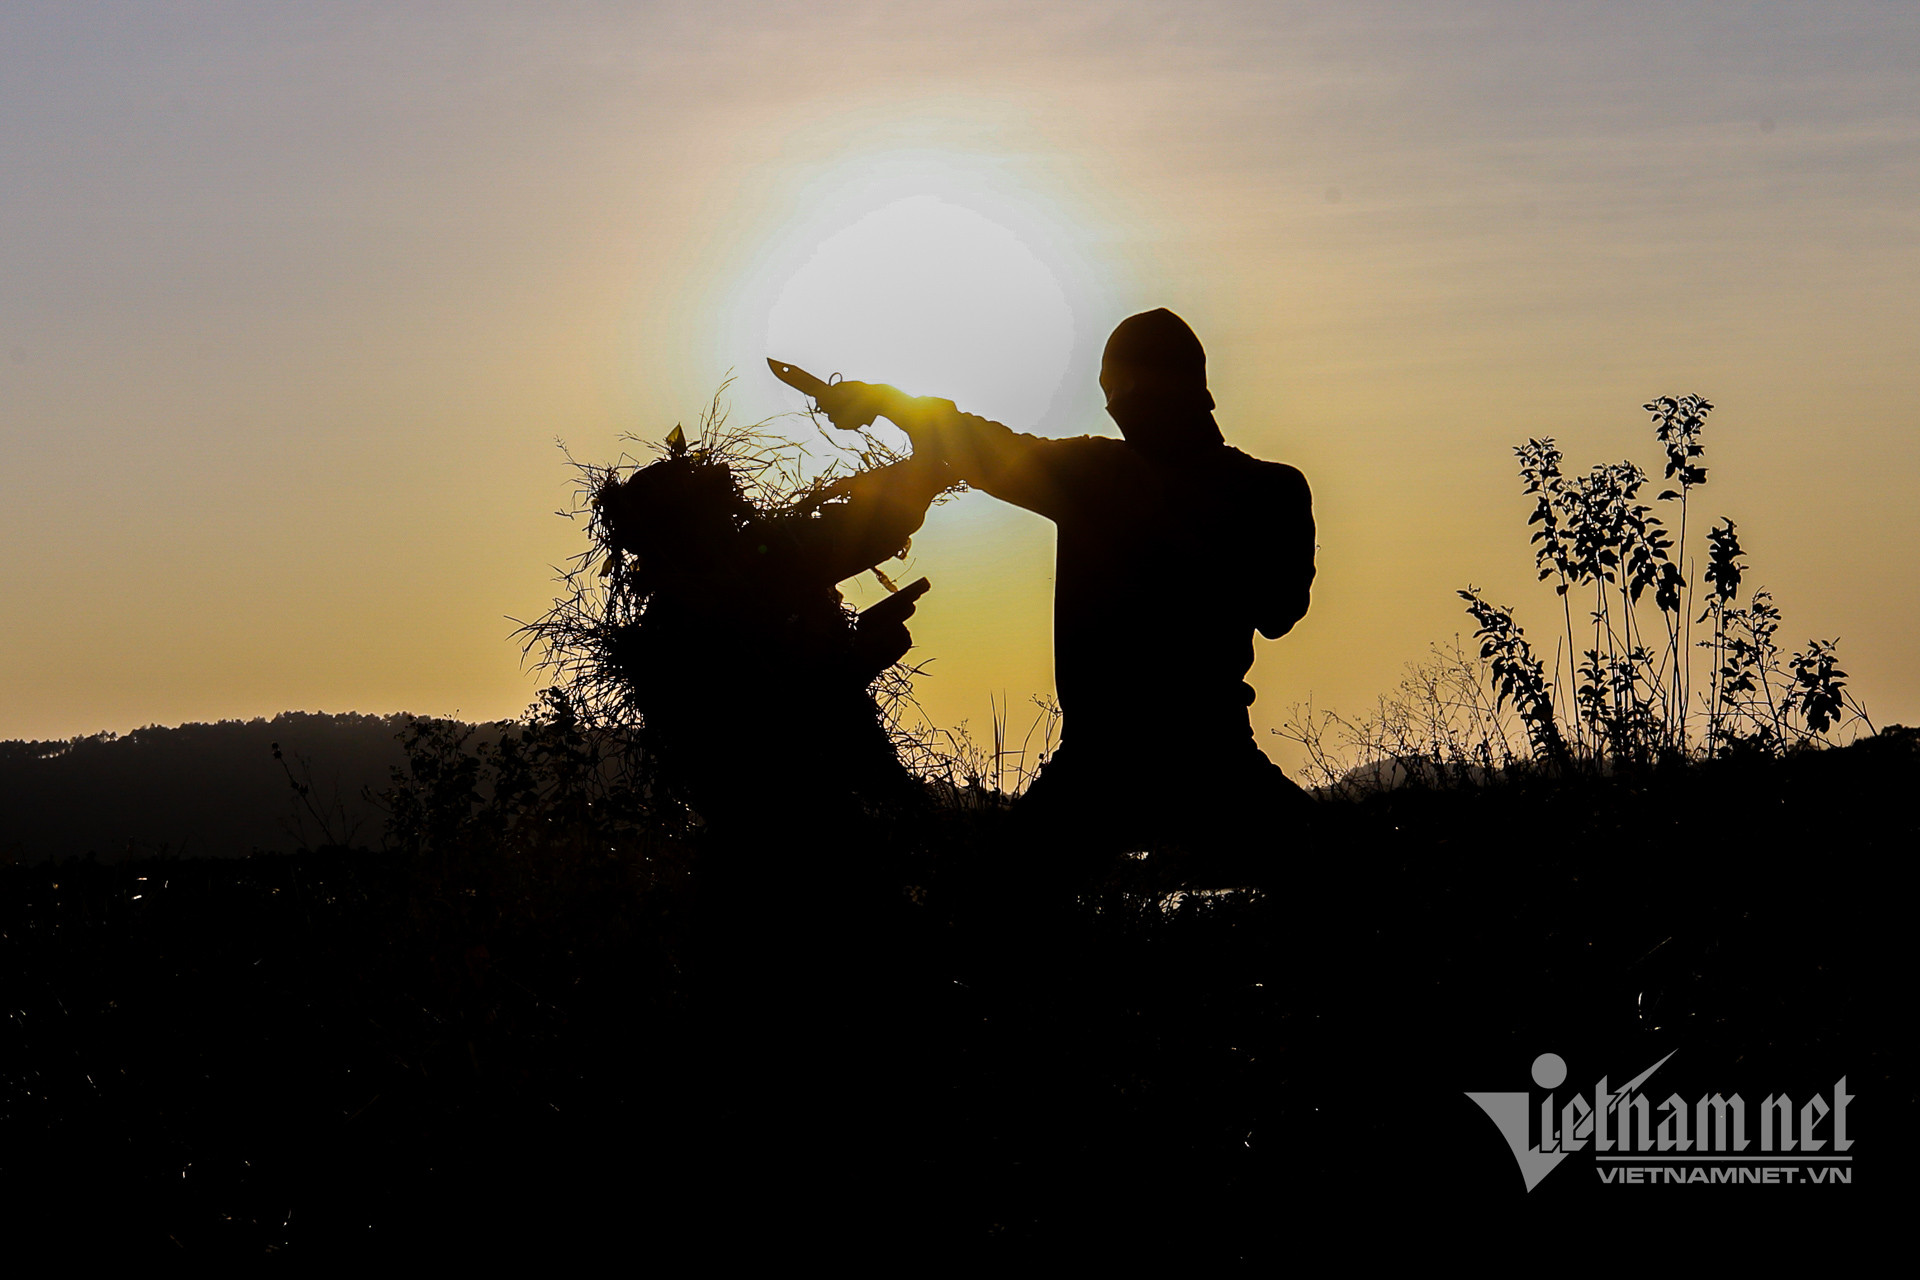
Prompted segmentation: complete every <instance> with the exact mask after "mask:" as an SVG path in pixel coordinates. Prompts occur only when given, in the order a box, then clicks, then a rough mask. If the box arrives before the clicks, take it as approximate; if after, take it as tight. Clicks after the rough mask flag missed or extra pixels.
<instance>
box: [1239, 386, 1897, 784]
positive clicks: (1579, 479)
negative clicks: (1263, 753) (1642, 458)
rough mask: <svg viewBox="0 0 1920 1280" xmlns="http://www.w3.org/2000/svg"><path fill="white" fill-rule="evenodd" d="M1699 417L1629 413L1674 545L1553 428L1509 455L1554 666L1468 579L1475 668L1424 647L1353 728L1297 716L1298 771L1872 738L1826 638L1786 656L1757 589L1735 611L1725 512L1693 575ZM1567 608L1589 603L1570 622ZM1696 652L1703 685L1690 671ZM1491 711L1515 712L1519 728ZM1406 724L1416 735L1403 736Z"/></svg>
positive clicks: (1618, 478) (1609, 763)
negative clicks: (1558, 626)
mask: <svg viewBox="0 0 1920 1280" xmlns="http://www.w3.org/2000/svg"><path fill="white" fill-rule="evenodd" d="M1713 407H1714V406H1713V404H1712V403H1711V402H1710V401H1708V400H1707V399H1706V398H1704V397H1702V396H1698V395H1686V396H1661V397H1660V398H1658V399H1656V400H1652V401H1649V402H1648V403H1647V404H1646V405H1644V406H1643V408H1644V409H1645V410H1646V411H1647V413H1648V414H1649V415H1650V416H1651V422H1652V424H1653V427H1654V438H1655V440H1656V442H1657V443H1658V444H1659V445H1660V446H1661V449H1662V451H1663V454H1664V456H1665V472H1664V478H1665V479H1666V480H1668V481H1670V482H1672V486H1673V487H1670V488H1667V489H1664V490H1662V491H1661V492H1660V493H1659V495H1658V496H1657V497H1656V498H1655V499H1654V501H1655V502H1666V503H1671V504H1674V506H1675V507H1676V508H1677V510H1678V517H1677V522H1676V523H1677V535H1678V536H1677V537H1676V536H1674V534H1672V533H1670V532H1669V530H1668V527H1667V524H1666V522H1665V521H1664V520H1662V518H1661V517H1660V515H1659V514H1658V513H1657V512H1656V510H1655V509H1654V508H1653V507H1652V506H1649V505H1648V504H1647V503H1646V502H1644V501H1642V500H1641V495H1642V491H1643V490H1644V489H1645V487H1646V485H1647V483H1648V475H1647V473H1646V472H1645V471H1644V470H1642V469H1641V467H1640V466H1639V464H1637V463H1635V462H1633V461H1632V460H1623V461H1620V462H1613V463H1602V464H1598V465H1596V466H1594V467H1592V468H1590V469H1589V470H1588V471H1587V472H1586V473H1585V474H1579V475H1569V474H1567V473H1566V472H1564V471H1563V470H1562V462H1563V457H1562V455H1561V452H1560V449H1559V447H1558V446H1557V445H1556V444H1555V443H1554V440H1553V438H1552V437H1551V436H1543V437H1540V438H1537V439H1529V440H1528V441H1527V442H1526V443H1525V444H1522V445H1519V446H1517V447H1516V448H1515V449H1514V451H1513V452H1514V455H1515V457H1516V458H1518V459H1519V464H1520V466H1519V474H1520V479H1521V483H1522V490H1523V492H1524V493H1525V494H1526V495H1528V496H1530V497H1532V498H1533V499H1534V504H1533V510H1532V513H1531V514H1530V515H1529V516H1528V519H1527V525H1528V527H1529V528H1533V529H1534V532H1533V534H1532V536H1531V538H1530V542H1531V544H1532V546H1533V549H1534V565H1535V568H1536V569H1537V570H1538V574H1539V580H1540V581H1543V582H1546V581H1551V582H1552V583H1553V586H1554V593H1555V595H1557V596H1558V597H1559V599H1560V605H1561V621H1562V624H1563V627H1564V632H1563V634H1562V636H1561V637H1560V638H1559V639H1558V640H1557V641H1556V646H1555V648H1556V652H1555V654H1554V656H1553V658H1552V659H1551V661H1550V662H1549V661H1543V660H1542V658H1541V657H1540V656H1539V655H1538V654H1537V653H1536V652H1535V651H1534V648H1533V645H1532V643H1531V642H1530V641H1529V640H1528V639H1527V637H1526V633H1525V630H1524V629H1523V628H1522V627H1521V626H1520V624H1519V622H1518V621H1517V620H1516V618H1515V614H1514V611H1513V609H1512V608H1510V607H1508V606H1506V605H1501V604H1495V603H1493V602H1491V601H1488V600H1487V599H1486V598H1485V597H1484V596H1483V595H1482V594H1481V592H1480V591H1479V590H1478V589H1477V588H1475V587H1473V586H1471V585H1469V586H1468V587H1467V588H1466V589H1465V590H1463V591H1461V592H1459V595H1460V598H1461V599H1462V600H1464V601H1465V602H1466V607H1467V612H1468V614H1469V616H1471V617H1472V619H1473V621H1474V623H1475V626H1476V630H1475V631H1474V639H1475V640H1476V641H1478V642H1479V650H1478V670H1471V669H1470V664H1469V662H1468V660H1467V659H1466V658H1465V655H1463V654H1460V653H1459V652H1458V651H1457V650H1456V651H1455V652H1453V653H1451V654H1450V653H1448V652H1447V651H1445V650H1441V649H1438V648H1436V650H1435V654H1436V658H1437V659H1438V661H1437V662H1436V663H1434V664H1431V665H1428V666H1425V667H1422V668H1418V669H1416V671H1415V673H1414V675H1413V677H1412V678H1411V680H1410V681H1409V682H1407V683H1406V684H1404V685H1403V686H1402V688H1401V690H1400V691H1399V693H1398V694H1397V695H1395V697H1394V698H1389V699H1386V700H1383V703H1382V706H1381V709H1380V711H1379V712H1377V713H1376V714H1375V715H1374V716H1373V717H1370V718H1368V719H1365V720H1363V721H1361V722H1360V723H1358V724H1355V723H1349V722H1348V721H1345V720H1343V719H1341V718H1340V717H1339V716H1336V715H1333V714H1332V713H1328V712H1321V713H1318V716H1317V717H1316V715H1315V713H1314V712H1313V711H1312V709H1311V707H1308V708H1305V709H1300V708H1296V710H1295V713H1294V715H1293V716H1292V717H1291V718H1290V720H1289V721H1288V723H1287V724H1286V725H1285V726H1283V727H1282V728H1281V729H1279V730H1276V732H1278V733H1280V734H1281V735H1282V736H1285V737H1288V738H1291V739H1292V740H1294V741H1296V742H1299V743H1301V744H1302V745H1303V746H1304V747H1305V748H1306V749H1307V752H1308V757H1309V772H1310V774H1311V775H1312V776H1314V777H1315V778H1316V780H1317V781H1319V782H1321V783H1323V784H1332V783H1336V782H1338V781H1339V780H1340V779H1341V778H1343V777H1345V776H1346V775H1348V774H1350V773H1352V772H1353V771H1354V770H1355V769H1356V768H1366V767H1369V766H1371V767H1372V772H1373V773H1376V774H1377V773H1378V766H1380V765H1381V764H1382V763H1383V762H1386V761H1394V762H1398V763H1397V764H1396V768H1397V769H1399V771H1400V773H1401V774H1402V775H1406V776H1416V777H1427V778H1439V777H1451V778H1454V779H1456V780H1471V779H1474V778H1483V777H1485V776H1486V775H1487V773H1488V772H1489V771H1491V770H1493V769H1497V768H1504V767H1507V766H1510V765H1513V764H1515V763H1519V762H1522V761H1524V762H1527V763H1530V764H1537V765H1547V766H1552V767H1556V768H1566V767H1569V766H1572V765H1575V764H1579V765H1583V766H1588V767H1594V768H1602V769H1613V768H1620V767H1646V766H1648V765H1651V764H1653V763H1656V762H1660V761H1672V760H1684V759H1689V758H1702V757H1704V758H1714V757H1721V756H1727V755H1733V754H1747V753H1759V754H1763V755H1779V754H1782V753H1784V752H1787V751H1790V750H1794V749H1798V748H1805V747H1810V746H1816V745H1820V744H1823V743H1826V742H1827V741H1828V739H1829V736H1830V735H1831V734H1832V733H1834V732H1835V731H1836V730H1839V729H1842V728H1844V727H1846V726H1847V725H1849V724H1851V723H1855V722H1858V723H1859V724H1863V725H1865V726H1866V729H1867V731H1868V732H1869V733H1871V732H1872V731H1873V725H1872V722H1871V720H1869V719H1868V717H1867V713H1866V709H1865V708H1864V707H1863V706H1861V704H1860V703H1859V702H1858V701H1857V700H1856V699H1855V698H1854V696H1853V694H1852V693H1851V692H1850V691H1849V690H1848V688H1847V673H1846V672H1845V671H1844V670H1842V669H1841V668H1840V666H1839V663H1838V658H1837V654H1836V645H1837V641H1834V640H1820V639H1815V640H1810V641H1809V642H1808V644H1807V647H1806V648H1805V649H1802V650H1800V651H1798V652H1795V653H1792V654H1790V655H1789V654H1783V652H1782V650H1781V649H1780V647H1779V644H1778V642H1777V639H1776V635H1777V632H1778V630H1779V627H1780V611H1779V609H1778V608H1777V607H1776V606H1775V604H1774V601H1773V596H1772V594H1771V593H1770V592H1768V591H1766V590H1764V589H1754V590H1752V591H1751V592H1750V593H1749V594H1748V595H1747V597H1746V602H1745V603H1744V604H1742V603H1741V593H1742V590H1743V587H1744V586H1745V584H1746V579H1747V576H1748V568H1747V565H1746V563H1745V561H1744V557H1745V555H1746V551H1745V549H1744V548H1743V547H1742V546H1741V543H1740V538H1739V533H1738V526H1736V525H1735V524H1734V522H1733V521H1732V520H1731V519H1729V518H1726V517H1721V519H1720V520H1719V521H1718V522H1717V523H1716V524H1715V525H1714V526H1713V527H1712V528H1711V529H1709V531H1708V533H1707V555H1706V565H1705V567H1704V569H1702V570H1701V571H1700V572H1699V574H1698V578H1697V581H1696V577H1695V573H1694V570H1695V568H1696V565H1695V564H1694V562H1693V561H1691V560H1689V559H1688V512H1689V506H1690V504H1691V502H1692V501H1693V496H1694V491H1695V490H1697V489H1699V488H1701V487H1702V486H1704V485H1705V484H1706V482H1707V468H1706V466H1705V465H1704V462H1703V458H1704V454H1705V445H1704V443H1703V439H1702V437H1703V434H1704V430H1705V426H1706V420H1707V415H1708V414H1710V413H1711V412H1712V411H1713ZM1536 526H1537V527H1536ZM1702 597H1704V599H1702ZM1575 599H1581V600H1587V601H1590V602H1591V608H1590V610H1589V611H1588V618H1587V622H1586V624H1584V625H1583V626H1581V627H1579V628H1578V629H1577V628H1576V621H1575V618H1574V613H1573V601H1574V600H1575ZM1649 604H1650V605H1651V608H1650V609H1649V608H1648V606H1649ZM1696 608H1698V610H1699V612H1698V613H1697V614H1696V613H1695V609H1696ZM1696 626H1699V627H1704V628H1706V631H1707V634H1706V637H1705V638H1703V639H1700V640H1695V639H1694V638H1693V628H1695V627H1696ZM1587 627H1590V628H1591V633H1590V635H1589V634H1588V632H1587V630H1586V628H1587ZM1696 651H1699V653H1700V657H1699V658H1696V656H1695V654H1696ZM1702 660H1704V667H1705V670H1704V673H1703V674H1704V678H1703V679H1702V673H1701V672H1699V671H1697V670H1696V668H1697V667H1699V666H1700V665H1701V663H1702ZM1702 683H1704V686H1705V687H1704V688H1701V687H1700V685H1701V684H1702ZM1443 689H1444V691H1445V692H1444V693H1443V692H1442V690H1443ZM1484 691H1490V693H1488V692H1484ZM1423 697H1424V698H1426V699H1429V700H1430V705H1429V706H1427V707H1426V708H1424V709H1422V710H1418V711H1413V710H1410V709H1409V708H1407V707H1406V706H1405V705H1402V704H1404V703H1405V701H1406V700H1407V699H1409V698H1412V699H1414V700H1416V701H1417V700H1419V699H1421V698H1423ZM1504 716H1512V717H1514V718H1517V720H1518V721H1519V731H1518V732H1517V733H1516V732H1513V731H1511V730H1510V729H1509V727H1508V724H1507V723H1506V722H1505V721H1503V717H1504ZM1415 722H1425V723H1426V724H1427V725H1428V726H1429V727H1428V729H1427V730H1426V731H1425V732H1423V733H1422V732H1413V731H1411V729H1410V726H1412V725H1413V724H1414V723H1415ZM1440 725H1445V726H1446V728H1445V729H1444V731H1441V730H1439V729H1438V728H1437V726H1440ZM1333 734H1339V735H1341V736H1343V737H1344V738H1345V740H1346V744H1347V750H1348V751H1350V752H1354V753H1357V755H1358V757H1359V758H1358V759H1357V760H1351V761H1350V760H1347V759H1345V758H1343V757H1342V756H1341V755H1340V752H1339V749H1338V748H1336V747H1333V746H1331V745H1330V744H1329V741H1328V740H1329V737H1330V735H1333ZM1516 739H1518V740H1519V741H1520V742H1523V743H1524V748H1523V749H1522V748H1520V747H1518V746H1517V745H1516Z"/></svg>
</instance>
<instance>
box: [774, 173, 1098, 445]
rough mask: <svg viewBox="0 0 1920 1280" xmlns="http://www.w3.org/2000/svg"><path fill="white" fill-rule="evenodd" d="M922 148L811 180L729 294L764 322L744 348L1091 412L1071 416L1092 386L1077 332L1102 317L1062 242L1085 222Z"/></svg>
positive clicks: (1052, 420) (1021, 414) (1006, 413)
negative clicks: (740, 291)
mask: <svg viewBox="0 0 1920 1280" xmlns="http://www.w3.org/2000/svg"><path fill="white" fill-rule="evenodd" d="M927 159H928V158H927V157H924V156H922V157H916V158H915V160H916V163H913V164H911V165H908V166H905V167H904V168H900V167H896V168H892V169H891V170H889V169H888V168H887V167H885V166H879V167H878V168H879V172H880V174H881V176H880V177H878V178H875V177H873V176H872V175H874V173H875V170H874V169H869V170H868V171H867V174H868V179H869V180H867V181H864V182H860V181H854V182H846V181H844V177H845V175H844V171H843V173H842V175H841V176H842V179H843V181H842V182H841V183H831V182H823V183H820V184H818V185H816V186H815V187H814V188H813V191H812V192H811V193H810V194H811V196H812V197H813V198H812V199H811V200H809V201H807V202H806V204H807V205H810V206H811V207H810V208H807V209H806V212H804V213H803V214H801V216H799V217H795V218H791V219H789V220H787V221H785V223H784V224H783V225H782V226H781V227H780V228H779V230H778V231H777V232H776V233H775V234H774V235H773V236H772V237H771V238H770V242H769V243H768V245H767V246H766V248H765V249H764V250H763V252H762V254H761V255H760V260H759V262H758V263H756V264H755V269H754V272H753V276H754V278H753V279H752V281H751V283H750V284H749V285H748V287H747V289H746V290H745V292H746V293H747V294H749V295H750V296H749V297H747V298H742V299H740V302H741V303H742V304H743V310H745V311H746V312H747V313H748V314H749V315H752V314H757V315H759V316H762V317H764V325H765V327H764V330H763V334H751V335H749V334H747V333H742V334H741V335H740V336H741V337H742V338H745V339H747V340H748V341H750V342H752V343H753V344H754V345H761V344H762V343H763V344H764V345H763V346H761V350H760V351H759V352H756V353H754V354H755V355H765V356H771V357H774V358H776V359H779V360H784V361H790V362H792V363H794V364H797V365H800V366H801V367H802V368H805V369H808V370H810V371H812V372H814V373H816V374H819V375H820V376H822V377H826V376H829V375H831V374H834V373H839V374H842V375H844V376H846V377H848V378H853V379H859V380H862V381H868V382H890V383H892V384H894V385H895V386H898V387H901V388H902V389H904V390H907V391H910V392H913V393H915V394H918V395H937V396H944V397H947V398H949V399H952V400H954V401H955V402H956V403H958V404H959V405H960V406H961V407H962V408H963V409H966V410H968V411H969V412H974V413H980V414H984V415H986V416H988V417H991V418H995V419H998V420H999V421H1002V422H1006V423H1007V424H1009V425H1011V426H1014V427H1016V428H1018V429H1021V430H1029V431H1030V430H1035V429H1037V428H1038V429H1046V428H1060V427H1070V428H1071V429H1072V430H1074V431H1084V430H1086V429H1088V427H1090V426H1094V425H1097V424H1095V423H1091V422H1082V421H1080V419H1081V418H1082V417H1084V416H1085V413H1086V410H1087V408H1088V406H1087V404H1086V403H1085V399H1086V395H1093V396H1096V397H1097V390H1096V389H1095V385H1094V379H1095V374H1096V373H1097V368H1096V363H1095V362H1097V359H1098V354H1099V353H1098V348H1097V345H1096V346H1095V347H1094V349H1093V350H1092V352H1091V354H1089V352H1088V350H1087V344H1088V339H1089V335H1091V334H1099V335H1101V336H1104V331H1105V329H1104V326H1106V325H1107V324H1110V323H1111V320H1110V317H1108V316H1107V315H1106V314H1105V312H1106V310H1107V309H1108V308H1106V307H1105V306H1103V305H1102V304H1103V303H1104V301H1105V299H1104V298H1103V297H1102V296H1101V295H1103V294H1104V293H1105V292H1106V290H1105V289H1104V288H1102V287H1100V286H1098V285H1094V284H1091V283H1090V282H1091V281H1092V280H1093V279H1094V273H1093V270H1092V267H1091V264H1090V263H1088V262H1086V261H1085V260H1084V259H1085V255H1084V254H1081V253H1078V252H1076V251H1075V249H1074V245H1075V243H1076V241H1078V240H1080V239H1082V238H1083V236H1082V235H1080V234H1077V233H1076V229H1075V228H1074V227H1073V226H1072V224H1071V222H1070V221H1069V220H1068V219H1066V218H1064V217H1062V216H1061V213H1060V211H1059V210H1058V209H1057V208H1055V207H1054V206H1053V205H1051V204H1050V203H1048V202H1046V201H1043V200H1041V199H1040V198H1038V197H1036V196H1034V195H1033V193H1032V192H1031V191H1026V190H1016V189H1014V188H1013V187H1012V184H1010V183H1008V182H1007V181H1006V180H1005V176H1004V174H986V173H983V172H982V171H981V169H980V168H979V167H978V166H968V165H965V164H957V165H956V164H954V163H953V162H952V160H951V158H947V159H948V163H946V164H944V165H934V164H929V163H928V162H927ZM994 178H998V179H999V181H997V182H996V181H993V179H994ZM742 319H743V320H744V319H746V316H742ZM751 323H752V322H751V321H750V320H749V321H748V324H749V325H750V324H751ZM743 363H744V362H743ZM752 363H758V361H757V359H756V360H753V361H752ZM1083 365H1084V366H1085V368H1082V367H1081V366H1083ZM1070 379H1071V380H1072V381H1071V382H1070ZM1081 382H1084V383H1086V384H1087V385H1086V386H1085V387H1080V386H1079V383H1081ZM1082 392H1084V393H1086V395H1082V394H1081V393H1082ZM1098 403H1099V402H1098V400H1097V398H1096V399H1094V400H1093V401H1092V406H1093V410H1094V412H1096V413H1097V412H1098Z"/></svg>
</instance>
